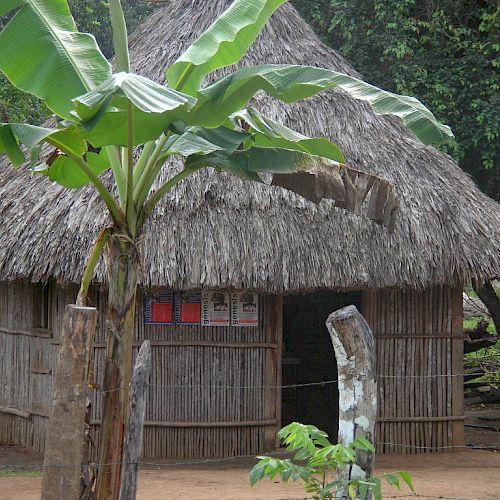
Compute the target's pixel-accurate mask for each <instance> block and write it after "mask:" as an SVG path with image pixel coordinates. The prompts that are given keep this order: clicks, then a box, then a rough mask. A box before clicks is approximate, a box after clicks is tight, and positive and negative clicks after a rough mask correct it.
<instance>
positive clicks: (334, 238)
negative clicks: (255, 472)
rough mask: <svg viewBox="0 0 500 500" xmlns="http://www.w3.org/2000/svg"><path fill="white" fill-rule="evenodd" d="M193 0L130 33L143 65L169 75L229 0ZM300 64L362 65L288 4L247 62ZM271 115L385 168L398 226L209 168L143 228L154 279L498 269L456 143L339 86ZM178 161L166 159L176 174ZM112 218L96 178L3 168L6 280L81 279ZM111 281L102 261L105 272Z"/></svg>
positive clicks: (472, 274)
mask: <svg viewBox="0 0 500 500" xmlns="http://www.w3.org/2000/svg"><path fill="white" fill-rule="evenodd" d="M228 3H229V1H228V0H213V1H211V2H206V1H204V0H183V1H179V2H172V3H171V4H169V5H167V6H166V7H165V8H163V9H160V10H158V11H157V12H156V13H155V14H153V15H152V16H151V17H150V18H149V19H147V20H146V21H145V23H144V24H143V26H142V27H141V28H140V29H139V30H138V31H137V32H136V33H135V35H134V36H133V37H132V38H131V47H132V61H133V69H134V70H135V71H137V72H138V73H141V74H143V75H146V76H148V77H150V78H153V79H154V80H156V81H159V82H163V81H164V75H165V68H166V67H167V65H168V64H169V63H171V62H173V60H174V59H175V58H176V57H177V56H178V55H179V54H180V53H181V51H182V50H183V49H185V47H186V46H187V45H188V44H189V43H190V42H192V41H193V40H194V39H195V38H196V37H197V36H198V35H199V34H200V33H201V32H202V31H203V30H204V29H206V28H207V27H208V26H209V24H210V23H211V22H212V21H213V20H214V19H215V18H216V16H218V15H219V14H220V13H221V12H222V11H223V9H224V8H226V7H227V5H228ZM245 63H246V64H253V63H296V64H307V65H317V66H323V67H327V68H331V69H335V70H338V71H343V72H345V73H348V74H351V75H354V76H359V75H358V74H357V73H356V72H355V71H354V70H353V69H352V68H351V67H350V66H349V65H348V64H347V63H346V61H345V60H344V59H343V58H342V57H341V56H340V55H339V54H337V53H336V52H335V51H334V50H332V49H330V48H328V47H326V46H325V45H323V44H322V43H321V42H320V41H319V40H318V38H317V37H316V36H315V35H314V33H313V32H312V31H311V29H310V28H309V27H308V26H307V24H306V23H305V22H304V21H303V20H302V19H301V18H300V17H299V15H298V14H297V12H296V11H295V10H294V9H293V8H292V7H291V6H290V5H285V6H284V7H283V8H281V9H280V10H279V11H278V12H277V13H276V14H275V16H274V17H273V19H272V20H271V22H270V23H269V24H268V26H267V27H266V28H265V30H264V32H263V34H262V36H261V37H260V39H259V41H258V42H257V43H256V44H255V46H254V47H253V49H252V50H251V52H250V53H249V55H248V57H247V58H246V60H245V61H244V64H245ZM254 105H255V107H256V108H258V109H260V110H261V111H263V112H264V113H266V114H267V115H269V116H270V117H271V118H274V119H276V120H278V121H281V122H282V123H284V124H286V125H288V126H290V127H291V128H294V129H296V130H298V131H300V132H302V133H305V134H307V135H311V136H324V137H328V138H330V139H332V140H333V141H335V142H337V143H338V144H339V145H340V146H341V148H342V149H343V151H344V152H345V153H346V156H347V158H348V161H349V163H350V164H351V165H352V166H353V167H355V168H359V169H360V170H363V171H365V172H369V173H373V174H377V175H380V176H381V177H383V178H385V179H387V180H389V181H390V182H391V183H393V185H394V186H395V188H396V192H397V194H398V196H399V198H400V201H401V208H400V215H399V218H398V221H397V223H396V227H395V231H394V233H392V234H388V232H387V230H386V229H385V228H382V227H380V226H378V225H376V224H374V223H373V222H370V221H368V220H366V219H363V218H361V217H358V216H356V215H354V214H351V213H347V212H346V211H344V210H342V209H340V208H334V207H333V204H332V203H331V202H328V201H323V202H321V203H320V204H319V205H314V204H313V203H312V202H310V201H307V200H305V199H303V198H301V197H299V196H298V195H296V194H293V193H291V192H289V191H286V190H285V189H283V188H280V187H277V186H267V185H257V184H254V183H248V182H245V181H242V180H240V179H237V178H234V177H231V176H229V175H226V174H220V173H217V172H215V171H213V170H204V171H200V172H199V173H197V174H196V175H195V176H193V177H192V178H190V179H189V180H187V181H184V182H183V183H182V184H181V185H179V186H178V187H177V188H176V189H175V190H174V191H173V192H172V193H171V194H170V195H169V196H168V197H167V198H166V199H165V200H164V201H163V203H162V204H160V205H159V206H158V208H157V210H156V211H155V213H154V214H153V216H152V218H151V219H150V221H149V223H148V224H147V225H146V227H145V233H144V237H143V242H142V252H143V260H144V269H143V277H142V282H143V285H144V286H145V287H155V286H159V285H171V286H174V287H176V288H182V289H186V288H194V287H199V286H204V287H234V288H242V287H248V288H253V289H259V290H267V291H273V292H283V291H294V290H295V291H297V290H307V289H314V288H378V287H403V286H413V287H419V288H420V287H424V286H430V285H431V284H454V283H458V282H467V281H470V280H471V279H479V280H483V279H487V278H491V277H494V276H499V275H500V263H499V248H500V218H499V217H498V213H499V210H498V209H499V206H498V204H496V203H495V202H494V201H492V200H491V199H490V198H488V197H486V196H485V195H483V194H482V193H480V191H479V190H478V189H477V188H476V187H475V186H474V184H473V182H472V181H471V180H470V179H469V177H468V176H467V175H466V174H465V173H464V172H462V171H461V170H460V168H459V167H458V166H457V165H456V163H455V162H454V161H453V160H452V159H451V158H449V157H448V156H447V155H445V154H442V153H440V152H438V151H436V150H435V149H433V148H432V147H426V146H424V145H422V144H421V143H420V142H419V141H418V140H417V139H415V138H414V137H413V136H412V135H411V134H410V133H409V132H407V131H406V130H405V129H404V127H403V126H402V124H401V123H400V122H399V121H398V120H397V119H392V118H387V117H380V116H377V115H375V114H374V113H373V112H372V111H371V110H370V109H369V108H368V106H367V105H365V104H364V103H362V102H359V101H355V100H353V99H351V98H349V97H348V96H346V95H345V94H344V93H342V91H328V92H325V93H323V94H321V95H319V96H317V97H315V98H312V99H308V100H307V101H305V102H302V103H298V104H295V105H283V104H280V103H278V102H276V101H275V100H273V99H271V98H269V97H267V96H265V95H259V96H258V97H257V98H256V99H255V102H254ZM178 168H179V165H178V164H169V165H166V166H165V167H164V170H163V172H162V175H163V177H167V176H170V175H171V174H172V171H173V170H175V169H178ZM108 223H109V221H108V219H107V216H106V212H105V210H104V207H103V204H102V203H101V202H100V201H99V199H98V197H97V195H96V193H95V192H94V191H93V189H91V188H87V189H82V190H80V191H69V190H65V189H62V188H60V187H59V186H56V185H54V184H51V183H50V182H49V181H48V180H47V179H45V178H41V177H32V176H31V174H30V172H29V171H24V172H16V173H14V172H13V170H12V169H11V168H10V167H9V166H8V165H7V162H6V161H5V160H3V163H2V164H1V166H0V279H1V280H13V279H18V278H29V279H32V280H37V281H38V280H46V279H48V278H50V277H53V278H56V279H58V280H60V281H69V282H77V281H78V280H79V278H80V276H81V273H82V270H83V267H84V263H85V259H86V256H87V252H88V250H89V248H90V247H91V245H92V243H93V241H94V240H95V238H96V236H97V235H98V233H99V231H100V230H101V229H103V228H104V227H105V226H106V225H107V224H108ZM98 279H99V280H102V281H103V280H104V268H103V266H101V267H100V268H99V270H98Z"/></svg>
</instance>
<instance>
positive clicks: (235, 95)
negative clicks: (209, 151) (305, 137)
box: [191, 65, 453, 145]
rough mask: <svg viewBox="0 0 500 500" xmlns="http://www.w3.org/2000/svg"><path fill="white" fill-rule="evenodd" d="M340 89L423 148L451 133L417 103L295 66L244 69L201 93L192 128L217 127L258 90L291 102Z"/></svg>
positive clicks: (355, 81) (343, 77)
mask: <svg viewBox="0 0 500 500" xmlns="http://www.w3.org/2000/svg"><path fill="white" fill-rule="evenodd" d="M334 87H339V88H341V89H342V90H344V91H345V92H346V93H348V94H349V95H351V96H352V97H354V98H356V99H359V100H362V101H366V102H367V103H368V104H370V106H371V107H372V109H373V110H374V111H375V112H376V113H378V114H381V115H394V116H398V117H399V118H401V120H402V121H403V123H404V124H405V125H406V126H407V127H408V128H409V129H410V130H411V131H412V132H413V133H414V134H415V135H416V136H417V137H418V138H419V139H420V140H421V141H422V142H423V143H424V144H434V145H439V144H442V143H443V142H445V141H447V140H448V139H449V138H450V137H453V134H452V132H451V130H450V128H449V127H448V126H446V125H443V124H441V123H439V122H438V121H437V120H436V118H435V117H434V115H433V114H432V113H431V112H430V111H429V110H428V109H427V108H426V107H425V106H424V105H423V104H422V103H421V102H420V101H418V100H417V99H415V98H413V97H407V96H401V95H398V94H393V93H392V92H387V91H385V90H381V89H379V88H377V87H374V86H373V85H370V84H368V83H365V82H363V81H361V80H358V79H357V78H354V77H352V76H348V75H344V74H342V73H338V72H336V71H331V70H328V69H324V68H315V67H310V66H295V65H263V66H253V67H243V68H239V69H237V70H236V71H234V72H233V73H232V74H230V75H228V76H226V77H223V78H221V79H220V80H218V81H216V82H214V83H213V84H211V85H209V86H207V87H205V88H203V89H201V90H200V91H199V92H198V94H197V97H198V104H197V105H196V107H195V109H194V110H193V111H192V114H193V118H192V121H191V123H192V124H193V125H200V126H204V127H218V126H220V125H222V124H223V123H224V122H225V121H226V120H227V116H228V115H231V114H232V113H235V112H236V111H238V110H239V109H241V108H242V107H244V106H245V105H246V103H247V102H248V101H249V100H250V99H251V98H252V97H253V96H254V95H255V93H256V92H257V91H259V90H264V91H266V92H267V93H268V94H270V95H272V96H273V97H276V98H278V99H281V100H282V101H284V102H288V103H289V102H295V101H298V100H300V99H305V98H307V97H310V96H313V95H315V94H317V93H318V92H320V91H322V90H326V89H331V88H334Z"/></svg>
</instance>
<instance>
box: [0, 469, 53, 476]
mask: <svg viewBox="0 0 500 500" xmlns="http://www.w3.org/2000/svg"><path fill="white" fill-rule="evenodd" d="M42 476H43V472H41V471H39V470H0V477H42Z"/></svg>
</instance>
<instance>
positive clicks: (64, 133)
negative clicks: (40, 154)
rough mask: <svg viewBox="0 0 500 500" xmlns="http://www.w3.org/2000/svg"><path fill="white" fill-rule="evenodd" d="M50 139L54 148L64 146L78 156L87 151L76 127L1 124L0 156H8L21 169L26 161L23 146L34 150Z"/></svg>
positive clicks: (85, 144)
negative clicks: (58, 127) (61, 127)
mask: <svg viewBox="0 0 500 500" xmlns="http://www.w3.org/2000/svg"><path fill="white" fill-rule="evenodd" d="M48 138H50V140H51V142H53V144H54V146H63V147H64V148H66V149H69V150H70V151H71V152H73V153H74V154H75V155H78V156H82V155H83V154H84V153H85V151H86V150H87V143H86V141H85V140H84V139H83V137H82V136H81V134H80V131H79V130H78V129H77V127H74V126H73V127H69V128H65V129H57V128H48V127H38V126H36V125H29V124H26V123H0V154H6V155H7V156H8V157H9V159H10V160H11V162H12V163H13V165H14V166H15V167H20V166H21V165H22V164H23V163H24V162H25V161H26V157H25V155H24V153H23V151H22V149H21V144H22V145H24V146H25V147H26V148H27V149H29V150H34V149H35V148H37V147H38V146H39V145H40V144H41V143H43V142H44V141H46V140H47V139H48Z"/></svg>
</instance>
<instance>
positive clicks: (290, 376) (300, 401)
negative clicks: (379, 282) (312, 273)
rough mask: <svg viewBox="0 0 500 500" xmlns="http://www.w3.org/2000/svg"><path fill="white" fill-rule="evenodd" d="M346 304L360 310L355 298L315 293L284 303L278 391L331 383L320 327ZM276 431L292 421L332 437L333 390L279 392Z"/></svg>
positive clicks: (332, 367) (331, 359) (330, 355)
mask: <svg viewBox="0 0 500 500" xmlns="http://www.w3.org/2000/svg"><path fill="white" fill-rule="evenodd" d="M349 304H354V305H355V306H356V307H357V308H358V309H360V308H361V293H359V292H350V293H337V292H332V291H324V292H315V293H311V294H304V295H290V296H287V297H285V300H284V305H283V309H284V310H283V342H284V352H283V385H294V384H304V383H309V382H324V381H329V380H336V379H337V363H336V361H335V355H334V351H333V346H332V343H331V340H330V336H329V334H328V331H327V329H326V326H325V321H326V319H327V318H328V316H329V315H330V313H332V312H333V311H335V310H337V309H339V308H341V307H344V306H346V305H349ZM282 397H283V400H282V422H281V423H282V425H287V424H289V423H290V422H293V421H298V422H302V423H304V424H313V425H315V426H316V427H318V428H319V429H321V430H324V431H325V432H327V433H328V435H329V436H330V439H331V441H332V442H336V441H337V432H338V414H339V409H338V401H339V395H338V387H337V384H325V385H319V386H309V387H298V388H293V389H292V388H291V389H283V395H282Z"/></svg>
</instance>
